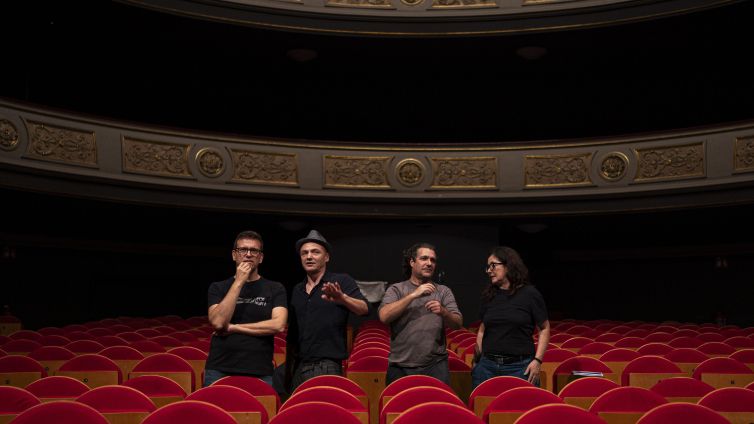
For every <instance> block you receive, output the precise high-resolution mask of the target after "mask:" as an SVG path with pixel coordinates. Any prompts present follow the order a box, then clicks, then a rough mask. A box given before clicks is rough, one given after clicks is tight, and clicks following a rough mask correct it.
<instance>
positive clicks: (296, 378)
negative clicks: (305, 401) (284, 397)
mask: <svg viewBox="0 0 754 424" xmlns="http://www.w3.org/2000/svg"><path fill="white" fill-rule="evenodd" d="M318 375H343V367H342V366H341V362H340V361H334V360H332V359H319V360H316V361H312V362H304V363H302V364H301V365H299V366H298V368H296V371H295V372H294V373H293V381H292V382H291V386H292V387H291V393H293V391H294V390H296V387H298V386H299V385H301V383H303V382H304V381H306V380H308V379H310V378H312V377H316V376H318Z"/></svg>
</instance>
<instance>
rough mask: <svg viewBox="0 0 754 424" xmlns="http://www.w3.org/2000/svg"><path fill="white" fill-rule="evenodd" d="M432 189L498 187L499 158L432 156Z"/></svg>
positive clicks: (485, 188)
mask: <svg viewBox="0 0 754 424" xmlns="http://www.w3.org/2000/svg"><path fill="white" fill-rule="evenodd" d="M431 161H432V171H433V175H434V179H433V180H432V187H430V188H432V189H479V190H488V189H495V188H497V158H494V157H481V158H469V157H462V158H432V159H431Z"/></svg>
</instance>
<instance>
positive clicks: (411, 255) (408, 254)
mask: <svg viewBox="0 0 754 424" xmlns="http://www.w3.org/2000/svg"><path fill="white" fill-rule="evenodd" d="M419 249H430V250H432V251H434V252H435V253H436V252H437V249H436V248H435V246H433V245H431V244H429V243H423V242H422V243H416V244H415V245H413V246H411V247H409V248H408V249H406V250H404V251H403V277H404V278H406V279H409V278H411V261H412V260H413V261H415V260H416V255H417V254H418V252H419Z"/></svg>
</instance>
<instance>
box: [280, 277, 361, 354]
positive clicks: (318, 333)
mask: <svg viewBox="0 0 754 424" xmlns="http://www.w3.org/2000/svg"><path fill="white" fill-rule="evenodd" d="M327 282H330V283H335V282H338V283H339V284H340V288H341V290H343V293H345V294H346V295H348V296H350V297H353V298H354V299H359V300H363V301H365V302H366V299H365V298H364V295H362V294H361V291H360V290H359V287H358V286H357V285H356V281H355V280H354V279H353V278H351V276H349V275H348V274H337V273H334V272H325V274H324V275H323V276H322V279H320V280H319V283H317V285H316V286H315V287H314V289H312V292H311V294H307V293H306V279H304V281H302V282H300V283H298V284H296V286H295V287H293V292H292V293H291V309H292V311H293V313H294V315H295V317H296V325H297V326H298V329H297V330H298V348H299V355H298V356H299V359H300V360H301V361H304V362H308V361H314V360H318V359H333V360H338V361H339V360H343V359H345V358H347V357H348V352H347V350H346V349H347V346H346V326H347V324H348V314H349V312H350V311H349V310H348V308H346V307H345V306H343V305H339V304H337V303H334V302H330V301H327V300H324V299H322V284H324V283H327ZM368 305H369V304H368V303H367V306H368Z"/></svg>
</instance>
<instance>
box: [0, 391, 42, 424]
mask: <svg viewBox="0 0 754 424" xmlns="http://www.w3.org/2000/svg"><path fill="white" fill-rule="evenodd" d="M40 403H41V402H40V400H39V399H38V398H37V397H36V396H34V394H33V393H30V392H29V391H27V390H25V389H22V388H20V387H14V386H0V423H3V424H6V423H9V422H10V421H11V420H12V419H13V418H15V417H16V415H18V414H20V413H21V412H23V411H25V410H27V409H29V408H31V407H32V406H36V405H39V404H40Z"/></svg>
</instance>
